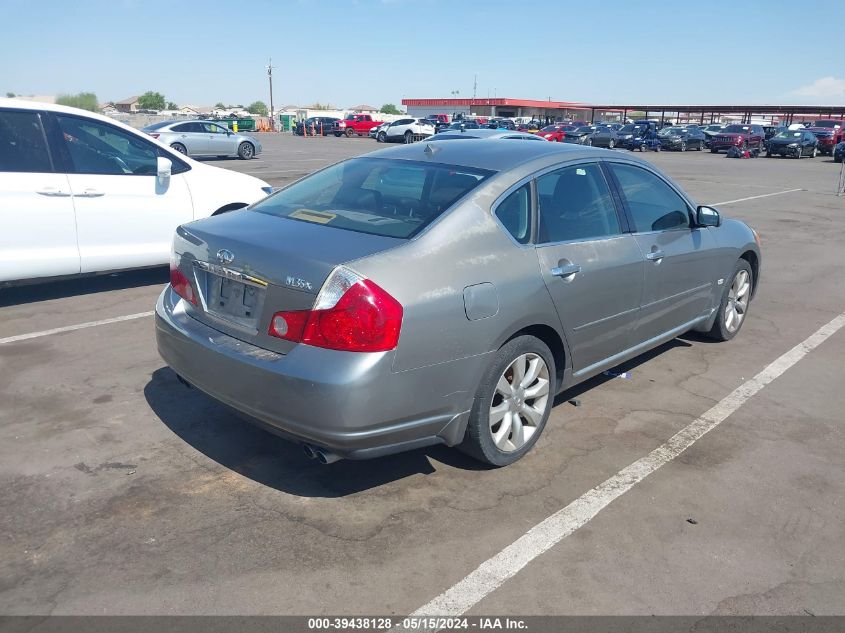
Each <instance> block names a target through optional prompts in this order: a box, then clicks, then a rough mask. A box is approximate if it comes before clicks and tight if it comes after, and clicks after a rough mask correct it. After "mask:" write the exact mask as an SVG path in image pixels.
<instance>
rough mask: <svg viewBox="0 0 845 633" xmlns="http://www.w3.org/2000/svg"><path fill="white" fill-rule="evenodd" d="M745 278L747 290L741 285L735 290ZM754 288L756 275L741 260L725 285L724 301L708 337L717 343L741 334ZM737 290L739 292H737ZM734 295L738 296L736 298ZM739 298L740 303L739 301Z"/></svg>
mask: <svg viewBox="0 0 845 633" xmlns="http://www.w3.org/2000/svg"><path fill="white" fill-rule="evenodd" d="M743 276H744V279H745V283H746V284H748V288H747V289H745V288H744V287H742V285H741V284H740V287H738V288H735V287H734V286H735V284H736V283H737V282H738V281H740V282H741V281H742V278H743ZM753 287H754V273H753V272H752V271H751V264H749V263H748V262H747V261H746V260H744V259H740V260H739V261H738V262H737V263H736V266H735V267H734V271H733V274H732V275H731V277H730V280H729V281H728V283H726V284H725V290H724V292H723V293H722V300H721V301H720V302H719V308H718V309H717V311H716V322H715V323H714V324H713V327H712V328H711V329H710V331H709V332H708V333H707V336H709V337H710V338H712V339H715V340H717V341H730V340H731V339H732V338H733V337H734V336H736V335H737V334H738V333H739V330H740V328H741V327H742V324H743V323H745V317H746V316H747V315H748V306H749V305H750V303H751V289H752V288H753ZM737 290H738V291H739V292H736V291H737ZM733 295H737V296H736V297H734V296H733ZM738 298H739V299H740V301H737V299H738ZM731 308H733V309H731ZM737 315H740V319H739V322H736V321H735V320H734V319H736V318H737Z"/></svg>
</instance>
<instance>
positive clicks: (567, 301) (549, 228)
mask: <svg viewBox="0 0 845 633" xmlns="http://www.w3.org/2000/svg"><path fill="white" fill-rule="evenodd" d="M536 188H537V201H538V204H537V207H538V222H537V224H538V229H537V238H536V251H537V258H538V260H539V264H540V272H541V274H542V275H543V280H544V281H545V284H546V287H547V288H548V290H549V293H550V294H551V297H552V300H553V301H554V304H555V307H556V308H557V312H558V316H559V317H560V322H561V326H562V327H563V331H564V333H565V334H566V338H567V341H568V342H569V347H570V354H571V356H572V366H573V372H574V374H575V375H578V374H579V373H582V372H586V371H589V370H590V369H591V368H592V367H594V366H595V365H597V364H600V363H601V362H602V361H604V360H606V359H608V358H610V357H612V356H614V355H615V354H618V353H620V352H622V351H624V350H626V349H627V348H628V347H630V346H631V340H632V333H633V330H634V327H635V325H636V322H637V312H638V310H639V307H640V303H641V298H642V296H641V295H642V287H643V268H644V264H643V258H642V254H641V252H640V249H639V247H638V246H637V243H636V241H635V239H634V238H633V237H632V236H631V235H630V234H629V233H625V232H624V231H623V226H624V221H623V218H621V217H620V213H619V211H618V209H617V207H616V204H615V203H614V199H613V196H612V195H611V188H610V186H609V184H608V182H607V180H606V178H605V175H604V172H603V170H602V168H601V165H600V164H599V162H597V161H595V162H585V163H581V164H576V165H571V166H567V167H563V168H561V169H557V170H555V171H552V172H549V173H546V174H543V175H541V176H539V177H538V178H537V179H536Z"/></svg>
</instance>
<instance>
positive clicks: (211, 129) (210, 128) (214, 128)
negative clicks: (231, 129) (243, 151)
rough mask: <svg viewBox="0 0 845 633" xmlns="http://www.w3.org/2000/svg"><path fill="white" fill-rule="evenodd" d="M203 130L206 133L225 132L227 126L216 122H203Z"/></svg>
mask: <svg viewBox="0 0 845 633" xmlns="http://www.w3.org/2000/svg"><path fill="white" fill-rule="evenodd" d="M201 125H202V127H203V131H204V132H205V133H206V134H225V133H226V130H225V128H222V127H220V126H219V125H216V124H214V123H202V124H201Z"/></svg>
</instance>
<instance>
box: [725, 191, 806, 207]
mask: <svg viewBox="0 0 845 633" xmlns="http://www.w3.org/2000/svg"><path fill="white" fill-rule="evenodd" d="M796 191H804V190H803V189H800V188H799V189H787V190H786V191H776V192H774V193H764V194H762V195H759V196H750V197H748V198H739V199H737V200H726V201H725V202H712V203H711V204H712V205H713V206H714V207H718V206H720V205H723V204H733V203H734V202H745V201H746V200H756V199H757V198H768V197H769V196H782V195H783V194H785V193H794V192H796Z"/></svg>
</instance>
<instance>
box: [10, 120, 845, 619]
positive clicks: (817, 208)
mask: <svg viewBox="0 0 845 633" xmlns="http://www.w3.org/2000/svg"><path fill="white" fill-rule="evenodd" d="M261 141H262V143H263V144H264V153H263V154H262V155H261V156H260V157H259V158H258V159H256V160H253V161H249V162H245V161H238V160H220V161H213V162H214V164H217V165H219V166H222V167H226V168H230V169H235V170H237V171H242V172H247V173H250V174H253V175H256V176H259V177H261V178H264V179H265V180H266V181H267V182H269V183H270V184H272V185H283V184H285V183H287V182H290V181H291V180H293V179H296V178H298V177H300V176H302V175H305V174H307V173H309V172H311V171H314V170H315V169H317V168H319V167H322V166H324V165H327V164H330V163H332V162H335V161H337V160H340V159H342V158H345V157H348V156H353V155H356V154H360V153H364V152H367V151H370V150H372V149H376V148H378V147H381V146H378V145H377V144H376V143H375V142H374V141H372V140H370V139H357V138H356V139H346V138H341V139H335V138H333V137H328V138H299V137H291V136H289V135H267V134H265V135H262V136H261ZM514 142H516V141H514ZM643 157H644V158H645V159H647V160H650V161H652V162H654V163H655V164H657V165H658V166H660V167H661V168H662V169H664V170H665V171H666V172H667V173H669V174H670V175H671V176H672V177H674V178H675V179H676V181H677V182H679V183H680V184H681V185H682V186H683V187H684V188H686V190H687V191H688V192H689V193H690V194H691V195H692V196H693V197H694V198H696V199H697V200H698V201H699V202H700V203H713V204H715V203H723V204H721V205H719V204H717V206H719V207H720V209H721V211H722V212H723V214H725V215H727V216H733V217H737V218H740V219H742V220H745V221H747V222H749V223H750V224H751V225H752V226H753V227H755V228H756V229H757V230H758V232H759V233H760V235H761V236H762V240H763V257H764V259H763V276H762V281H761V285H760V288H759V291H758V294H757V297H756V299H755V301H754V302H753V303H752V305H751V310H750V313H749V319H748V320H747V322H746V323H745V325H744V327H743V330H742V332H741V333H740V334H739V336H738V337H737V338H736V339H735V340H733V341H732V342H729V343H722V344H714V343H711V342H708V341H706V340H705V339H703V338H700V337H697V336H692V335H690V336H685V337H682V338H679V339H676V340H675V341H673V342H671V343H669V344H667V345H664V346H662V347H661V348H658V349H657V350H655V351H653V352H651V353H648V354H647V355H645V356H642V357H639V358H637V359H635V360H634V361H632V362H630V363H627V364H626V365H625V366H623V367H622V368H621V369H623V370H625V371H629V372H630V373H631V377H630V379H624V378H620V377H609V376H602V377H600V378H597V379H593V380H591V381H590V382H588V383H586V384H585V385H582V386H580V387H578V388H577V389H576V390H575V391H573V392H569V393H567V394H564V396H563V397H560V398H559V399H558V401H557V405H556V407H555V408H554V410H553V412H552V415H551V419H550V421H549V424H548V426H547V428H546V431H545V433H544V434H543V437H542V438H541V440H540V442H539V444H538V445H537V447H536V448H535V449H534V450H533V451H532V452H531V453H529V454H528V456H527V457H526V458H525V459H523V460H521V461H519V462H517V463H516V464H514V465H512V466H510V467H507V468H504V469H499V470H488V469H484V468H482V467H481V466H480V465H478V464H477V463H475V462H473V461H472V460H470V459H468V458H466V457H464V456H463V455H461V454H460V453H457V452H455V451H453V450H450V449H446V448H432V449H427V450H420V451H416V452H412V453H407V454H403V455H396V456H391V457H387V458H382V459H378V460H373V461H367V462H343V461H342V462H338V463H336V464H332V465H330V466H321V465H320V464H318V463H317V462H316V461H312V460H308V459H306V457H305V456H304V454H303V452H302V450H301V448H300V447H299V446H296V445H293V444H289V443H287V442H285V441H283V440H281V439H278V438H276V437H274V436H272V435H269V434H268V433H266V432H264V431H261V430H259V429H257V428H254V427H252V426H249V425H247V424H245V423H243V422H242V421H241V420H240V419H239V418H237V417H236V416H234V415H233V414H232V413H230V412H229V411H227V410H226V409H224V408H223V407H222V406H220V405H218V404H216V403H215V402H213V401H212V400H210V399H208V398H207V397H205V396H203V395H202V394H201V393H199V392H197V391H196V390H189V389H187V388H185V387H183V386H182V385H181V384H179V383H178V382H177V380H176V376H175V375H174V373H173V372H172V371H171V370H169V369H168V368H167V367H165V365H164V363H163V362H162V361H161V359H160V358H159V356H158V354H157V352H156V348H155V339H154V332H153V321H152V318H151V317H150V316H149V314H148V313H149V311H151V310H152V309H153V306H154V302H155V299H156V297H157V296H158V294H159V292H160V291H161V289H162V287H163V286H164V284H165V283H166V282H167V271H166V270H149V271H137V272H130V273H124V274H119V275H113V276H105V277H100V278H96V279H82V280H75V281H69V282H60V283H52V284H45V285H41V286H30V287H22V288H15V289H8V290H0V506H2V508H3V512H2V514H0V612H2V613H4V614H138V613H146V614H350V615H353V614H370V615H373V614H397V615H398V614H407V613H410V612H413V611H415V610H417V609H419V608H420V607H423V606H424V605H427V604H429V603H431V602H432V601H433V600H435V599H437V598H438V596H442V595H444V592H447V591H449V590H450V588H452V587H454V586H455V585H456V584H457V583H459V582H461V581H462V579H464V578H465V577H467V575H468V574H470V573H471V572H473V570H475V569H476V568H477V567H478V566H479V565H480V564H482V563H484V562H485V561H487V560H488V559H490V558H491V557H494V556H496V555H497V554H498V553H499V552H501V551H502V550H503V549H504V548H506V547H508V546H509V545H511V544H512V543H514V542H515V541H517V539H519V538H520V537H521V536H522V535H523V534H525V533H526V532H527V531H528V530H530V529H531V528H533V527H534V526H535V525H537V524H539V523H541V522H542V521H543V520H544V519H546V518H547V517H549V516H551V515H554V514H555V513H556V512H558V511H559V510H561V509H562V508H564V507H566V506H568V505H569V504H571V503H572V502H573V501H575V500H578V499H579V498H581V497H582V495H584V494H585V493H586V492H588V491H590V490H591V489H592V488H594V487H595V486H597V485H599V484H601V483H602V482H604V481H605V480H607V479H608V478H612V477H613V476H614V475H616V474H617V473H619V472H620V471H621V470H622V469H624V468H626V467H627V466H628V465H629V464H631V463H633V462H635V461H636V460H638V459H640V458H642V457H644V456H646V455H648V454H649V453H650V452H651V451H653V450H654V449H656V448H658V447H660V446H661V445H662V444H663V443H664V442H666V441H667V440H668V439H669V438H670V437H672V436H673V435H674V434H675V433H676V432H678V431H680V430H681V429H684V428H685V427H687V425H689V424H690V423H692V422H694V421H695V420H697V419H698V418H700V416H702V415H703V414H704V413H705V412H707V411H708V410H710V409H711V408H713V407H714V406H716V405H719V406H722V403H723V402H724V399H725V398H726V397H727V396H728V395H729V394H731V392H732V391H733V390H734V389H736V388H737V387H739V386H740V385H743V384H744V383H745V382H746V381H748V380H749V379H751V378H752V377H754V376H756V375H758V373H759V372H761V371H762V370H764V368H766V367H767V366H768V365H769V364H770V363H772V362H773V361H775V360H776V359H779V358H780V357H782V355H783V354H785V353H786V352H788V351H789V350H791V349H792V348H793V347H795V346H796V345H799V344H801V343H802V342H804V341H806V340H808V337H811V335H813V334H814V333H815V332H817V330H819V328H821V327H823V326H825V324H828V323H829V322H831V321H832V320H834V319H836V318H837V317H838V316H839V315H841V314H842V313H843V311H845V283H843V282H842V275H841V273H842V267H843V261H845V259H843V250H842V244H843V243H845V221H843V217H845V197H841V198H837V197H836V196H835V191H836V184H837V180H838V175H839V165H834V164H833V163H832V161H831V159H830V158H829V157H819V158H816V159H814V160H813V159H804V160H801V161H798V160H792V159H765V158H759V159H756V160H730V159H726V158H725V156H724V154H720V155H712V154H710V153H709V152H686V153H669V152H661V153H647V154H644V155H643ZM138 315H143V316H138ZM125 316H132V317H133V318H129V319H126V320H120V321H113V322H109V323H105V324H102V325H95V326H91V327H86V328H84V329H78V330H72V331H65V332H60V333H55V334H45V335H43V336H37V337H32V338H27V339H22V340H20V339H16V338H15V337H20V336H21V335H27V334H33V333H44V332H46V331H49V330H51V329H54V328H63V327H65V326H73V325H76V324H85V323H90V322H95V321H100V320H106V319H112V318H117V317H125ZM828 333H829V334H828V336H826V337H824V339H823V340H820V339H817V340H816V343H817V344H816V345H814V346H813V348H812V349H810V348H809V347H805V348H800V349H799V351H800V352H801V353H800V354H798V355H797V356H794V357H791V358H792V360H793V361H794V363H793V364H791V365H790V366H788V368H786V369H785V370H784V371H783V372H781V373H780V374H778V375H777V376H775V377H774V379H773V380H771V382H768V383H767V384H766V385H765V386H763V387H762V388H761V389H760V390H759V391H757V392H756V393H754V394H753V395H751V396H750V397H748V398H746V399H744V400H742V401H741V402H740V403H739V405H738V406H736V407H735V409H734V410H730V411H729V414H728V415H727V416H726V417H725V418H724V421H722V422H721V423H720V424H718V426H716V427H715V428H713V430H712V431H711V432H709V433H708V434H707V435H705V436H703V437H702V438H701V439H699V440H698V441H697V442H695V443H694V444H693V445H692V446H691V447H690V448H689V449H687V450H686V451H684V452H683V453H681V454H680V455H679V456H677V457H676V458H674V459H672V460H670V461H668V462H667V463H666V464H665V465H664V466H663V467H662V468H660V469H659V470H657V471H656V472H654V473H653V474H651V475H649V476H648V477H647V478H645V479H644V480H643V481H641V482H640V483H638V484H637V485H635V486H633V487H632V488H631V489H630V490H629V491H627V492H625V493H624V494H622V495H621V496H619V497H618V498H617V499H616V500H615V501H613V502H612V503H610V504H609V505H607V507H605V508H604V509H602V510H601V511H600V512H598V514H596V515H595V517H594V518H592V519H591V520H588V521H587V522H586V523H584V524H582V525H580V526H578V527H577V529H574V530H573V531H572V533H571V534H569V535H568V536H566V537H565V538H561V539H558V542H556V544H554V545H553V546H552V547H550V548H549V549H548V550H547V551H544V552H542V553H541V552H536V553H535V554H536V555H535V556H532V557H531V559H530V561H528V562H527V564H525V565H524V566H523V567H518V565H517V563H516V562H513V561H511V562H508V560H505V561H504V562H502V563H501V564H502V565H505V566H507V565H508V564H513V565H514V567H513V569H512V570H511V571H515V572H516V573H513V574H511V577H509V578H508V579H507V580H504V581H503V582H501V583H498V584H497V583H495V582H494V583H492V584H490V585H489V586H488V587H487V588H486V589H485V590H483V591H481V592H478V591H476V589H473V591H476V593H475V594H473V598H472V600H469V601H468V602H467V605H468V609H469V610H468V613H471V614H514V615H529V614H577V615H592V614H603V615H607V614H636V615H649V614H684V615H698V614H731V615H733V614H742V615H745V614H760V615H762V614H779V615H781V614H783V615H786V614H789V615H792V614H796V615H806V614H807V613H811V614H815V615H831V614H845V546H843V543H845V501H843V500H845V460H843V458H842V456H843V454H845V431H843V429H844V428H845V416H843V411H845V389H843V378H842V361H841V359H842V358H843V357H845V328H843V329H842V330H835V331H830V330H828ZM9 339H12V340H9ZM573 398H577V399H579V400H580V404H581V406H577V407H576V406H573V405H572V404H570V403H569V402H568V401H569V400H571V399H573ZM505 575H507V574H505ZM473 586H474V587H475V585H473ZM456 591H457V593H451V594H448V596H461V595H463V596H466V593H461V592H463V591H464V590H463V589H459V590H456ZM435 604H440V603H435Z"/></svg>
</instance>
